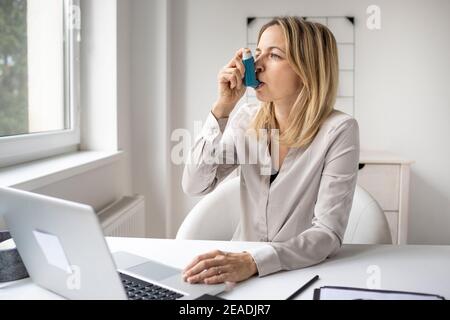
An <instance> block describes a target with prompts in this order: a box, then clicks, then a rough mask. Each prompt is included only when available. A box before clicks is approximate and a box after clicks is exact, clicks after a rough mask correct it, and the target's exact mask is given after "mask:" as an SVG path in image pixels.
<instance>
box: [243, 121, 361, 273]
mask: <svg viewBox="0 0 450 320" xmlns="http://www.w3.org/2000/svg"><path fill="white" fill-rule="evenodd" d="M332 139H333V141H331V144H330V147H329V150H328V152H327V154H326V158H325V165H324V169H323V172H322V177H321V181H320V186H319V193H318V197H317V202H316V205H315V207H314V218H313V221H312V227H311V228H309V229H307V230H305V231H304V232H302V233H301V234H299V235H298V236H296V237H293V238H291V239H289V240H288V241H285V242H273V243H270V244H268V245H267V246H265V247H263V248H259V249H255V250H248V252H250V253H251V254H252V256H253V259H254V260H255V262H256V265H257V268H258V273H259V275H260V276H264V275H267V274H270V273H273V272H276V271H279V270H292V269H299V268H303V267H307V266H310V265H314V264H317V263H319V262H321V261H323V260H325V259H326V258H327V257H328V256H329V255H331V254H333V253H334V252H336V251H337V250H338V249H339V248H340V246H341V245H342V240H343V237H344V233H345V229H346V227H347V222H348V218H349V214H350V210H351V207H352V202H353V195H354V191H355V187H356V180H357V174H358V162H359V129H358V123H357V122H356V120H354V119H351V120H349V121H346V122H345V123H344V124H343V125H341V126H339V127H338V128H337V129H336V131H335V132H334V134H332Z"/></svg>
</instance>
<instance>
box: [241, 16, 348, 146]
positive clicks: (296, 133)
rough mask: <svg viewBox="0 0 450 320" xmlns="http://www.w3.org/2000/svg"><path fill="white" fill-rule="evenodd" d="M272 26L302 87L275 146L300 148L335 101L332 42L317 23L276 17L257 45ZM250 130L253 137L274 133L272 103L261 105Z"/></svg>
mask: <svg viewBox="0 0 450 320" xmlns="http://www.w3.org/2000/svg"><path fill="white" fill-rule="evenodd" d="M273 25H279V26H280V27H281V29H282V30H283V33H284V37H285V41H286V50H287V59H288V61H289V64H290V65H291V66H292V68H293V70H294V71H295V73H296V74H297V75H298V76H299V77H300V80H301V82H302V85H303V87H302V89H301V91H300V93H299V95H298V97H297V99H296V101H295V102H294V105H293V106H292V109H291V111H290V114H289V118H288V127H287V128H286V130H285V131H284V132H283V133H281V134H280V137H279V143H280V144H283V145H286V146H289V147H304V146H307V145H309V144H310V143H311V142H312V141H313V139H314V137H315V136H316V134H317V132H318V131H319V128H320V126H321V125H322V123H323V122H324V121H325V119H326V118H327V117H328V116H329V114H330V113H331V112H332V111H333V107H334V104H335V101H336V94H337V87H338V81H339V78H338V53H337V45H336V39H335V38H334V36H333V34H332V33H331V31H330V30H329V29H328V28H327V27H326V26H324V25H322V24H320V23H316V22H310V21H306V20H304V19H302V18H298V17H277V18H274V19H273V20H272V21H270V22H268V23H267V24H265V25H264V26H263V27H262V28H261V30H260V31H259V35H258V43H259V40H260V39H261V35H262V34H263V32H264V31H265V30H266V29H267V28H269V27H271V26H273ZM250 129H253V130H255V131H256V133H258V132H259V130H261V129H266V130H271V129H278V124H277V121H276V118H275V112H274V104H273V102H272V101H271V102H263V103H261V108H260V109H259V110H258V112H257V114H256V116H255V118H254V120H253V122H252V124H251V125H250Z"/></svg>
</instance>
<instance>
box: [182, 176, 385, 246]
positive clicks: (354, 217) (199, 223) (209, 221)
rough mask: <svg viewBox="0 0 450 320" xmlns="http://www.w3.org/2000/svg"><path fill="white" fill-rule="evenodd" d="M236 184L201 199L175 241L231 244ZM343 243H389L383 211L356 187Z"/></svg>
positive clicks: (237, 208) (237, 206)
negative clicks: (224, 242) (229, 242)
mask: <svg viewBox="0 0 450 320" xmlns="http://www.w3.org/2000/svg"><path fill="white" fill-rule="evenodd" d="M239 184H240V180H239V177H235V178H231V179H229V180H227V181H225V182H223V183H221V184H220V185H219V186H218V187H217V188H216V189H215V190H214V191H213V192H211V193H209V194H207V195H206V196H205V197H203V199H201V200H200V201H199V202H198V203H197V204H196V205H195V207H194V208H192V210H191V211H190V212H189V214H188V215H187V217H186V218H185V220H184V221H183V223H182V224H181V226H180V228H179V229H178V233H177V235H176V239H195V240H231V238H232V236H233V233H234V231H235V229H236V227H237V224H238V223H239V216H240V211H241V207H240V201H239V198H240V192H239V190H240V188H239ZM344 243H358V244H388V243H389V244H391V243H392V239H391V234H390V231H389V226H388V223H387V220H386V217H385V215H384V213H383V210H382V209H381V208H380V206H379V205H378V203H377V202H376V201H375V199H373V198H372V196H371V195H370V194H369V193H368V192H367V191H365V190H364V189H363V188H361V187H359V186H358V185H357V186H356V190H355V195H354V197H353V205H352V210H351V212H350V217H349V221H348V224H347V230H346V232H345V235H344Z"/></svg>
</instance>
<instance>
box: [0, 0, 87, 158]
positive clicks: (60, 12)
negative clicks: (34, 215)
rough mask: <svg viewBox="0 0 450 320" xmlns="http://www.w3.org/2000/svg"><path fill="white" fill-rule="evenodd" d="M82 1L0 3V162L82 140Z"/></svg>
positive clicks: (68, 147)
mask: <svg viewBox="0 0 450 320" xmlns="http://www.w3.org/2000/svg"><path fill="white" fill-rule="evenodd" d="M80 14H81V13H80V7H79V0H1V1H0V166H7V165H11V164H15V163H19V162H24V161H30V160H34V159H38V158H42V157H48V156H50V155H55V154H59V153H63V152H68V151H74V150H76V149H77V147H78V145H79V142H80V130H79V116H78V114H79V102H80V92H79V70H80V59H79V56H80V54H79V52H80V48H79V46H80V41H81V36H80V32H81V30H80V29H81V28H80Z"/></svg>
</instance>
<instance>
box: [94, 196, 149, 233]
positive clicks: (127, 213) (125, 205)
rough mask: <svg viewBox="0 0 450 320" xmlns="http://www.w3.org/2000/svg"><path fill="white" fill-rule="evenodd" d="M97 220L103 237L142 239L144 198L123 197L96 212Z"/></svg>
mask: <svg viewBox="0 0 450 320" xmlns="http://www.w3.org/2000/svg"><path fill="white" fill-rule="evenodd" d="M98 219H99V221H100V224H101V226H102V229H103V233H104V235H105V236H110V237H139V238H144V237H145V200H144V196H142V195H135V196H132V197H128V196H126V197H123V198H121V199H120V200H118V201H116V202H114V203H112V204H111V205H109V206H107V207H106V208H104V209H103V210H101V211H100V212H98Z"/></svg>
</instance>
